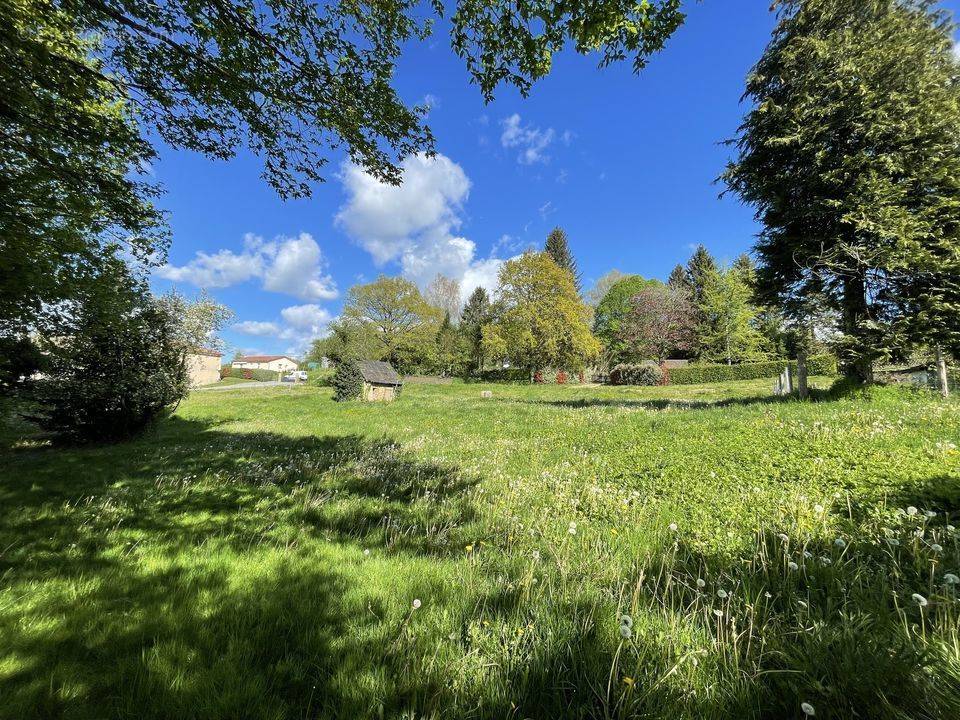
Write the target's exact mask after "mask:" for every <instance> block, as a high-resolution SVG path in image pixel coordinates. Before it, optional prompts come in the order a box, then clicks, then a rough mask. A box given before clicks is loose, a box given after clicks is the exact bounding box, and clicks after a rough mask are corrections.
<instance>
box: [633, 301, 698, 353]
mask: <svg viewBox="0 0 960 720" xmlns="http://www.w3.org/2000/svg"><path fill="white" fill-rule="evenodd" d="M618 339H619V340H620V341H621V342H622V343H623V344H624V346H625V347H626V348H627V350H628V353H629V354H630V355H631V356H632V357H633V358H634V359H635V360H637V361H639V360H655V361H656V362H657V364H658V365H662V364H663V361H664V360H666V359H667V358H668V357H670V354H671V353H673V352H674V351H677V350H681V351H682V350H689V349H690V348H691V347H692V346H693V340H694V309H693V305H692V304H691V302H690V300H689V298H688V297H687V294H686V293H685V292H684V291H683V290H680V289H678V288H674V287H670V286H667V285H663V286H655V287H648V288H644V289H643V290H640V291H639V292H638V293H637V294H636V295H634V296H633V297H632V298H631V299H630V310H629V312H628V313H627V315H626V317H625V318H624V319H623V321H622V322H621V325H620V330H619V338H618Z"/></svg>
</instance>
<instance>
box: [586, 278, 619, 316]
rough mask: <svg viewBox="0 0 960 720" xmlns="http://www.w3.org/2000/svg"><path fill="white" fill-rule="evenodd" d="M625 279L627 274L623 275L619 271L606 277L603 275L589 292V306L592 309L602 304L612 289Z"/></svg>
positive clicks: (587, 298)
mask: <svg viewBox="0 0 960 720" xmlns="http://www.w3.org/2000/svg"><path fill="white" fill-rule="evenodd" d="M625 277H628V276H627V274H626V273H622V272H620V271H619V270H611V271H610V272H608V273H606V274H605V275H601V276H600V278H599V279H598V280H597V282H596V283H595V284H594V286H593V287H592V288H590V290H589V292H587V297H586V300H587V305H589V306H590V307H592V308H596V307H597V305H599V304H600V301H601V300H603V298H604V296H605V295H606V294H607V293H608V292H610V288H612V287H613V286H614V285H616V284H617V283H618V282H620V281H621V280H623V279H624V278H625Z"/></svg>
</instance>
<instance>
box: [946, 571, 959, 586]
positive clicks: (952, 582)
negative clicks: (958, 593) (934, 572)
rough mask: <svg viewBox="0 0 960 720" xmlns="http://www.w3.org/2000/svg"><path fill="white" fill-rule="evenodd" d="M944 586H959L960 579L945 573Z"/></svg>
mask: <svg viewBox="0 0 960 720" xmlns="http://www.w3.org/2000/svg"><path fill="white" fill-rule="evenodd" d="M943 584H944V585H960V577H957V576H956V575H954V574H953V573H946V574H945V575H944V576H943Z"/></svg>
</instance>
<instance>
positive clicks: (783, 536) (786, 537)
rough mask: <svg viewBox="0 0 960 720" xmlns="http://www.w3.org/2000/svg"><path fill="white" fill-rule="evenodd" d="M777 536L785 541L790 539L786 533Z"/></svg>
mask: <svg viewBox="0 0 960 720" xmlns="http://www.w3.org/2000/svg"><path fill="white" fill-rule="evenodd" d="M777 537H778V538H780V539H781V540H782V541H783V542H787V540H789V539H790V538H789V537H788V536H787V534H786V533H780V534H779V535H777Z"/></svg>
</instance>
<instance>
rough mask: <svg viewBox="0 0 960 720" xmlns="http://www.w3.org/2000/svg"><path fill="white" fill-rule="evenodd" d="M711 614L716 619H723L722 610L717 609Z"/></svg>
mask: <svg viewBox="0 0 960 720" xmlns="http://www.w3.org/2000/svg"><path fill="white" fill-rule="evenodd" d="M713 614H714V615H716V616H717V617H723V610H720V609H717V610H714V611H713Z"/></svg>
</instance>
